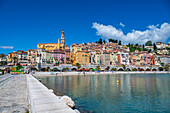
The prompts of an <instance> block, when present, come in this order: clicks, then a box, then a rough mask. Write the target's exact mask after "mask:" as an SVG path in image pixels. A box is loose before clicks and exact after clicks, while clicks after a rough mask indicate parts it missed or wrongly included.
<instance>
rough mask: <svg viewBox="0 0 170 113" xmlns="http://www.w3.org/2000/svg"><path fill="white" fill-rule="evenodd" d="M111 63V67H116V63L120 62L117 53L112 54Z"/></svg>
mask: <svg viewBox="0 0 170 113" xmlns="http://www.w3.org/2000/svg"><path fill="white" fill-rule="evenodd" d="M110 62H111V65H116V62H118V56H117V52H116V51H114V52H111V53H110Z"/></svg>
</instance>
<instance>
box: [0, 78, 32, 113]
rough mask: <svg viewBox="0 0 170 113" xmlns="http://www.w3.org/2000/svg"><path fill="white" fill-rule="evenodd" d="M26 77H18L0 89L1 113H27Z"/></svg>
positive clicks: (6, 82)
mask: <svg viewBox="0 0 170 113" xmlns="http://www.w3.org/2000/svg"><path fill="white" fill-rule="evenodd" d="M28 105H29V104H28V88H27V82H26V75H17V76H14V77H13V78H11V79H10V80H9V81H5V83H4V84H3V86H1V87H0V113H25V112H26V111H27V110H28V108H29V106H28Z"/></svg>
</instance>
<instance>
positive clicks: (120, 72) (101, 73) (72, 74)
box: [34, 71, 169, 77]
mask: <svg viewBox="0 0 170 113" xmlns="http://www.w3.org/2000/svg"><path fill="white" fill-rule="evenodd" d="M145 73H153V74H154V73H169V72H168V71H126V72H125V71H104V72H35V73H34V75H35V76H37V77H38V76H79V75H105V74H145Z"/></svg>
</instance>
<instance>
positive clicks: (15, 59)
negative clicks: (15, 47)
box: [12, 56, 17, 65]
mask: <svg viewBox="0 0 170 113" xmlns="http://www.w3.org/2000/svg"><path fill="white" fill-rule="evenodd" d="M12 59H13V61H14V65H15V61H17V57H15V56H14V57H13V58H12Z"/></svg>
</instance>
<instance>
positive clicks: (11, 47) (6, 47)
mask: <svg viewBox="0 0 170 113" xmlns="http://www.w3.org/2000/svg"><path fill="white" fill-rule="evenodd" d="M0 48H2V49H13V48H14V47H13V46H0Z"/></svg>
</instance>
